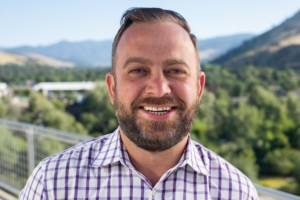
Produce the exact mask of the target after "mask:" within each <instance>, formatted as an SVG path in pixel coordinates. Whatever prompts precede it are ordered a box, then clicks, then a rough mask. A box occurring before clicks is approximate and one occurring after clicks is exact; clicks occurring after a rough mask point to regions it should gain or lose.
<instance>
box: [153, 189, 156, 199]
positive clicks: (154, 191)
mask: <svg viewBox="0 0 300 200" xmlns="http://www.w3.org/2000/svg"><path fill="white" fill-rule="evenodd" d="M155 195H156V189H153V190H152V196H153V197H154V196H155Z"/></svg>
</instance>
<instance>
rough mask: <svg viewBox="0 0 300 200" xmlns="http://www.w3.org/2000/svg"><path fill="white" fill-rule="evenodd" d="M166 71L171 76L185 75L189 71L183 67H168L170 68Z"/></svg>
mask: <svg viewBox="0 0 300 200" xmlns="http://www.w3.org/2000/svg"><path fill="white" fill-rule="evenodd" d="M165 73H166V74H168V75H169V76H173V77H184V76H186V74H187V72H186V71H185V70H184V69H182V68H172V69H168V70H166V72H165Z"/></svg>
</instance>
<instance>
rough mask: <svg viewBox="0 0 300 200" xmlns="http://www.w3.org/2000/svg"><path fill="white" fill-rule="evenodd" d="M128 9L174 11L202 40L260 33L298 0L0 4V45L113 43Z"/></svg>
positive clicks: (8, 0) (17, 0) (30, 0)
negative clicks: (183, 18) (76, 42)
mask: <svg viewBox="0 0 300 200" xmlns="http://www.w3.org/2000/svg"><path fill="white" fill-rule="evenodd" d="M130 7H161V8H165V9H171V10H175V11H177V12H179V13H180V14H182V15H183V16H184V17H185V18H186V19H187V21H188V22H189V23H190V25H191V28H192V32H193V33H194V34H195V35H196V36H197V37H198V38H200V39H206V38H211V37H216V36H224V35H231V34H236V33H254V34H260V33H263V32H265V31H267V30H269V29H271V28H272V27H274V26H276V25H278V24H280V23H281V22H283V21H284V20H285V19H286V18H288V17H291V16H292V15H294V14H295V13H296V12H297V11H298V10H300V0H248V1H243V0H226V1H225V0H210V1H207V0H111V1H108V0H106V1H105V0H86V1H84V0H43V1H41V0H0V27H1V31H0V47H14V46H19V45H33V46H37V45H48V44H52V43H56V42H58V41H61V40H67V41H74V42H75V41H84V40H97V41H100V40H105V39H112V38H113V37H114V35H115V33H116V31H117V29H118V27H119V21H120V17H121V15H122V13H123V12H124V11H125V10H126V9H128V8H130Z"/></svg>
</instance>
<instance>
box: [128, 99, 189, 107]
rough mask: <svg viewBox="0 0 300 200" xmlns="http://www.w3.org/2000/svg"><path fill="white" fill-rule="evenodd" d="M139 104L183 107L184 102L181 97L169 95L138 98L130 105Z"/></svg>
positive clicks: (135, 105) (137, 105)
mask: <svg viewBox="0 0 300 200" xmlns="http://www.w3.org/2000/svg"><path fill="white" fill-rule="evenodd" d="M141 104H154V105H163V104H172V105H175V106H176V107H177V108H179V109H184V108H185V103H184V102H183V101H182V100H181V99H179V98H177V97H169V96H163V97H145V98H139V99H137V100H135V101H134V102H133V103H132V105H131V107H132V108H139V107H140V105H141Z"/></svg>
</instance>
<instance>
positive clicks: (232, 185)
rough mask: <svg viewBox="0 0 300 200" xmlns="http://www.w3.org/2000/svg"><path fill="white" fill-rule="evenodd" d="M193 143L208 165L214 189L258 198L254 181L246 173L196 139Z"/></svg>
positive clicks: (246, 197) (245, 197)
mask: <svg viewBox="0 0 300 200" xmlns="http://www.w3.org/2000/svg"><path fill="white" fill-rule="evenodd" d="M193 143H194V145H195V147H196V149H197V151H198V153H199V155H200V157H201V158H202V161H203V162H204V165H205V166H206V169H207V171H208V174H209V180H210V183H211V184H210V185H211V189H212V190H217V191H218V193H221V194H222V192H225V193H226V194H227V193H228V190H230V191H236V192H238V193H239V195H241V196H243V199H258V197H257V191H256V189H255V187H254V185H253V183H252V181H251V180H250V179H249V178H248V177H247V176H246V175H245V174H244V173H242V172H241V171H240V170H239V169H237V168H236V167H234V166H233V165H232V164H230V163H229V162H228V161H226V160H225V159H223V158H222V157H221V156H219V155H218V154H216V153H215V152H213V151H211V150H209V149H207V148H205V147H203V146H202V145H201V144H199V143H197V142H195V141H193Z"/></svg>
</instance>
